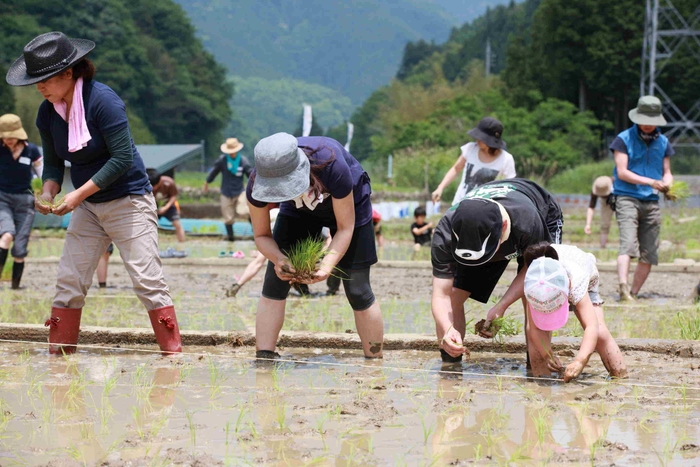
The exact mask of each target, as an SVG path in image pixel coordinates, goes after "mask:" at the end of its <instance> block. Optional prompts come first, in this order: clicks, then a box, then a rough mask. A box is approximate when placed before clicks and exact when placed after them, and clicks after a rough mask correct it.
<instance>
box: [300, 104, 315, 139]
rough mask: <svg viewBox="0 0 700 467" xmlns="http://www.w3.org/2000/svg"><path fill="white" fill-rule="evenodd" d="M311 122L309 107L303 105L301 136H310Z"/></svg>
mask: <svg viewBox="0 0 700 467" xmlns="http://www.w3.org/2000/svg"><path fill="white" fill-rule="evenodd" d="M312 121H313V116H312V115H311V106H310V105H309V104H304V120H303V123H302V125H301V136H309V135H310V134H311V123H312Z"/></svg>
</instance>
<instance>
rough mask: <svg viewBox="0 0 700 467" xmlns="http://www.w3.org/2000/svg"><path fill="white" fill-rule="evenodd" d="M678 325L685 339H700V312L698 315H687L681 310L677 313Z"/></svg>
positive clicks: (682, 337) (681, 335)
mask: <svg viewBox="0 0 700 467" xmlns="http://www.w3.org/2000/svg"><path fill="white" fill-rule="evenodd" d="M676 326H677V327H678V331H679V332H680V337H681V339H683V340H691V341H696V340H700V314H698V315H696V316H686V315H685V313H683V312H682V311H679V312H678V313H676Z"/></svg>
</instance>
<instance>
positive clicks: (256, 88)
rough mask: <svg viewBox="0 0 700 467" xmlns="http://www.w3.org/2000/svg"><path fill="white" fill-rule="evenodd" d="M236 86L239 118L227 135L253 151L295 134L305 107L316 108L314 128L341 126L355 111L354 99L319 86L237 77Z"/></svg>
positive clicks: (236, 108) (234, 101) (233, 103)
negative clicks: (270, 139)
mask: <svg viewBox="0 0 700 467" xmlns="http://www.w3.org/2000/svg"><path fill="white" fill-rule="evenodd" d="M233 82H234V84H235V88H236V94H235V96H234V97H233V100H232V101H231V103H232V107H233V109H234V111H235V118H234V120H233V122H232V124H231V125H230V126H229V128H228V130H227V132H228V134H229V135H231V136H236V137H237V138H238V139H240V140H241V141H243V142H244V143H245V144H247V145H248V146H249V147H250V148H251V149H252V146H253V145H255V144H256V143H257V142H258V140H260V139H261V138H263V137H265V136H268V135H270V134H273V133H277V132H280V131H285V132H287V133H294V132H295V130H296V129H297V127H298V126H299V121H300V120H299V115H301V112H302V104H309V105H311V106H312V109H313V117H314V120H313V122H314V124H315V125H317V126H318V127H320V128H324V129H325V128H328V127H329V126H334V125H338V124H340V123H341V122H343V121H344V120H346V119H347V118H348V116H349V115H350V113H351V112H352V110H353V105H352V102H350V99H348V98H347V97H345V96H343V95H342V94H341V93H339V92H337V91H334V90H333V89H329V88H327V87H324V86H321V85H319V84H311V83H307V82H304V81H300V80H294V79H278V80H270V79H265V78H257V77H249V78H242V77H234V78H233Z"/></svg>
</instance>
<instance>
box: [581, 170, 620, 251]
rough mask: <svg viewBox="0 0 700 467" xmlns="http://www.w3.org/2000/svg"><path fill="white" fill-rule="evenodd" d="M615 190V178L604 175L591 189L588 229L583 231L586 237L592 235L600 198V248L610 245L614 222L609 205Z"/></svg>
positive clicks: (587, 218)
mask: <svg viewBox="0 0 700 467" xmlns="http://www.w3.org/2000/svg"><path fill="white" fill-rule="evenodd" d="M612 188H613V178H612V177H610V176H608V175H603V176H602V177H598V178H596V179H595V181H594V182H593V188H592V189H591V201H590V203H589V204H588V210H587V212H586V227H585V228H584V229H583V230H584V232H586V235H590V234H591V224H592V222H593V215H594V214H595V207H596V205H597V204H598V198H600V247H601V248H605V247H606V246H607V244H608V234H609V233H610V223H611V222H612V215H613V210H612V207H610V204H608V198H609V197H610V194H611V193H612Z"/></svg>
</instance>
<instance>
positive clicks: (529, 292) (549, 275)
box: [525, 258, 569, 331]
mask: <svg viewBox="0 0 700 467" xmlns="http://www.w3.org/2000/svg"><path fill="white" fill-rule="evenodd" d="M525 298H527V301H528V303H529V306H530V316H532V322H533V323H534V324H535V326H537V328H539V329H541V330H543V331H556V330H557V329H561V328H563V327H564V326H565V325H566V322H567V321H568V320H569V276H568V274H567V273H566V270H565V269H564V266H562V264H561V263H560V262H559V261H557V260H555V259H552V258H537V259H536V260H535V261H533V262H532V264H530V267H529V268H528V270H527V274H525Z"/></svg>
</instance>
